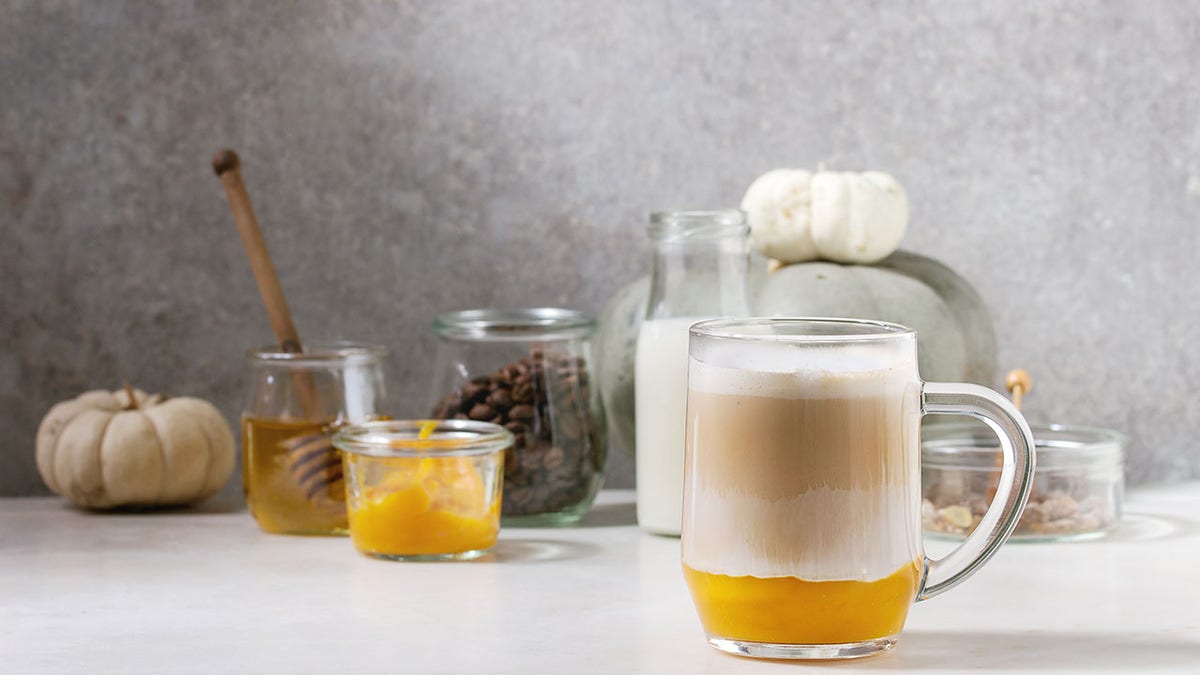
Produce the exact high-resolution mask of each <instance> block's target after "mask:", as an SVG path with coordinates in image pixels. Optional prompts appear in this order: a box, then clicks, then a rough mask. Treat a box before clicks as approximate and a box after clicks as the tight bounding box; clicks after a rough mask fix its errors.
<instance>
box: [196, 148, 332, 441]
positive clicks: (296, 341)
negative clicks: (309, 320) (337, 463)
mask: <svg viewBox="0 0 1200 675" xmlns="http://www.w3.org/2000/svg"><path fill="white" fill-rule="evenodd" d="M213 171H214V172H215V173H216V174H217V177H218V178H220V179H221V185H223V186H224V187H225V194H226V196H228V197H229V208H230V209H231V210H232V211H233V220H234V222H236V223H237V228H238V234H240V235H241V236H242V244H243V245H244V246H245V248H246V256H247V257H248V258H249V259H250V269H251V270H253V272H254V279H255V281H257V282H258V292H259V293H260V294H261V295H262V300H263V304H264V305H266V307H267V316H269V317H270V319H271V328H272V329H273V330H274V331H275V338H276V339H277V340H279V347H280V348H281V349H283V351H285V352H290V353H300V352H303V351H304V347H303V345H302V344H301V342H300V334H299V333H298V332H297V331H296V324H295V323H293V322H292V313H291V311H290V310H288V304H287V298H286V297H284V295H283V287H282V286H280V285H279V276H278V275H276V274H275V265H274V263H272V262H271V254H270V253H269V252H268V251H267V242H266V240H265V239H263V235H262V230H260V229H259V227H258V218H256V217H255V216H254V207H253V206H251V205H250V194H249V193H248V192H246V184H245V183H243V182H242V172H241V161H240V160H239V159H238V156H237V153H236V152H234V151H232V150H221V151H220V152H218V153H217V154H216V155H214V156H213ZM292 382H293V384H294V385H295V387H296V396H297V398H298V399H299V402H300V407H301V409H302V410H303V412H304V416H305V417H306V418H308V419H311V420H319V419H322V417H323V415H324V406H323V405H322V404H321V397H320V395H319V394H318V392H317V388H316V383H314V382H313V379H312V374H311V373H308V372H306V371H302V370H297V371H295V372H294V373H292Z"/></svg>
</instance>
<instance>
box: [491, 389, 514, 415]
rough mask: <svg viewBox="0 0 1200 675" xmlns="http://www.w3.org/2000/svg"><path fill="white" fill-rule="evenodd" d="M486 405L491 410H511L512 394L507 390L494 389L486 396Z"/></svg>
mask: <svg viewBox="0 0 1200 675" xmlns="http://www.w3.org/2000/svg"><path fill="white" fill-rule="evenodd" d="M487 403H488V405H490V406H492V407H493V408H497V409H500V410H504V409H507V408H511V407H512V404H513V399H512V393H510V392H509V391H508V390H507V389H496V390H495V391H493V392H492V393H491V394H489V395H488V397H487Z"/></svg>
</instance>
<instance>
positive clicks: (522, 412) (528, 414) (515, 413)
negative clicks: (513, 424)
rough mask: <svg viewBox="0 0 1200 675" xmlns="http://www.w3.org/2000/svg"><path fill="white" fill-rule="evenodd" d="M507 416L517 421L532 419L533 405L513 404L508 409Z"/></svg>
mask: <svg viewBox="0 0 1200 675" xmlns="http://www.w3.org/2000/svg"><path fill="white" fill-rule="evenodd" d="M508 417H509V418H510V419H513V420H516V421H518V422H524V421H526V420H531V419H533V406H530V405H526V404H521V405H515V406H513V407H512V410H509V411H508Z"/></svg>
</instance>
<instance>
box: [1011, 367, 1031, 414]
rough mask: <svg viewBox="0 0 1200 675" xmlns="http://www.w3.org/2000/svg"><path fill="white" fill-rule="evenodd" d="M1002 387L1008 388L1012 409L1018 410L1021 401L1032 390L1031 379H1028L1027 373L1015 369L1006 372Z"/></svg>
mask: <svg viewBox="0 0 1200 675" xmlns="http://www.w3.org/2000/svg"><path fill="white" fill-rule="evenodd" d="M1004 386H1006V387H1008V393H1009V395H1010V396H1012V402H1013V407H1014V408H1016V409H1017V410H1020V409H1021V399H1023V398H1024V397H1025V394H1028V393H1029V390H1030V389H1033V379H1032V378H1031V377H1029V373H1027V372H1025V371H1024V370H1021V369H1020V368H1017V369H1016V370H1010V371H1008V374H1007V375H1005V376H1004Z"/></svg>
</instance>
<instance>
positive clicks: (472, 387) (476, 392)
mask: <svg viewBox="0 0 1200 675" xmlns="http://www.w3.org/2000/svg"><path fill="white" fill-rule="evenodd" d="M488 393H490V392H489V391H488V388H487V387H486V386H485V385H482V384H478V383H476V382H468V383H467V384H465V385H463V388H462V394H463V399H464V400H467V401H479V402H482V401H483V400H485V399H486V398H487V396H488Z"/></svg>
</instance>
